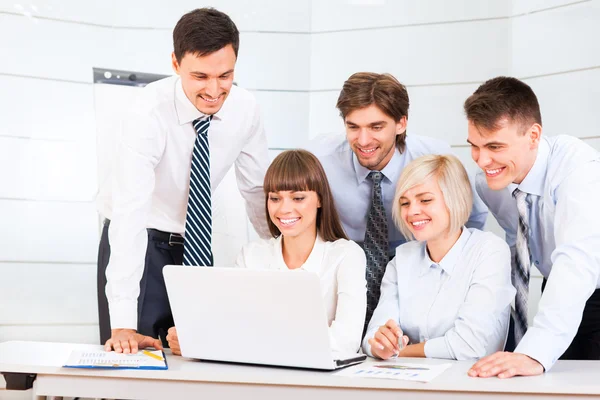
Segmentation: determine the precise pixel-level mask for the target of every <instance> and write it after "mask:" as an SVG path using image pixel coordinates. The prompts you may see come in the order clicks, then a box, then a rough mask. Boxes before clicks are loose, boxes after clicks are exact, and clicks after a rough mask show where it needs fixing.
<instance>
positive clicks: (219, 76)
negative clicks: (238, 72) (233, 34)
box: [172, 45, 236, 115]
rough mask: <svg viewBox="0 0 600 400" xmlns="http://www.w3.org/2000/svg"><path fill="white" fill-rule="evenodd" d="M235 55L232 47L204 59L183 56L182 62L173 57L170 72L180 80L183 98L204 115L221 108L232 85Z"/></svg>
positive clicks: (228, 46)
mask: <svg viewBox="0 0 600 400" xmlns="http://www.w3.org/2000/svg"><path fill="white" fill-rule="evenodd" d="M235 62H236V56H235V52H234V50H233V47H232V46H231V45H227V46H225V47H223V48H222V49H220V50H217V51H215V52H214V53H210V54H207V55H203V56H198V55H194V54H192V53H186V54H185V55H184V56H183V57H182V58H181V62H179V63H178V62H177V58H176V57H175V54H174V53H173V55H172V63H173V70H174V71H175V73H177V75H179V76H180V77H181V84H182V86H183V91H184V92H185V95H186V97H187V98H188V99H189V100H190V102H192V104H193V105H194V106H195V107H196V108H197V109H198V110H199V111H200V112H202V113H203V114H206V115H212V114H215V113H216V112H217V111H219V110H220V109H221V107H222V106H223V102H224V101H225V99H226V98H227V96H228V95H229V92H230V90H231V86H232V85H233V73H234V68H235Z"/></svg>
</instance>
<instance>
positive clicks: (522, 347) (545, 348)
mask: <svg viewBox="0 0 600 400" xmlns="http://www.w3.org/2000/svg"><path fill="white" fill-rule="evenodd" d="M556 341H557V339H556V336H555V335H552V334H550V335H548V333H547V332H545V331H544V330H542V329H536V328H535V327H530V328H529V329H528V330H527V332H526V333H525V335H524V336H523V338H522V339H521V341H520V342H519V344H518V345H517V348H516V349H515V351H514V352H515V353H521V354H525V355H526V356H529V357H531V358H533V359H534V360H535V361H537V362H539V363H540V364H542V366H543V367H544V370H545V371H546V372H548V371H549V370H550V368H552V366H553V365H554V364H555V363H556V360H558V357H560V354H557V352H556ZM553 344H554V345H553ZM561 354H562V352H561Z"/></svg>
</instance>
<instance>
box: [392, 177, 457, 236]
mask: <svg viewBox="0 0 600 400" xmlns="http://www.w3.org/2000/svg"><path fill="white" fill-rule="evenodd" d="M399 201H400V216H401V218H402V220H403V221H404V222H405V223H406V225H407V226H408V229H409V230H410V232H411V233H412V234H413V236H414V237H415V239H416V240H418V241H428V242H429V241H432V240H436V239H440V238H445V237H446V236H447V235H448V231H449V229H450V213H449V212H448V208H447V207H446V202H445V201H444V195H443V193H442V190H441V189H440V186H439V185H438V183H437V179H436V178H435V177H430V178H428V179H427V180H425V182H423V183H422V184H420V185H417V186H413V187H412V188H410V189H409V190H407V191H406V192H404V193H403V194H402V195H401V196H400V200H399Z"/></svg>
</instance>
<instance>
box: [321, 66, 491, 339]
mask: <svg viewBox="0 0 600 400" xmlns="http://www.w3.org/2000/svg"><path fill="white" fill-rule="evenodd" d="M409 104H410V102H409V98H408V92H407V91H406V87H405V86H404V85H403V84H401V83H400V82H398V80H397V79H396V78H394V77H393V76H392V75H390V74H377V73H371V72H358V73H355V74H353V75H352V76H351V77H350V78H348V80H346V82H344V86H343V88H342V91H341V92H340V95H339V98H338V101H337V108H338V109H339V110H340V115H341V117H342V118H343V119H344V125H345V126H346V138H345V140H344V139H342V138H340V139H337V138H336V139H335V142H334V143H326V144H323V143H319V148H315V152H316V154H317V156H318V157H319V160H320V161H321V163H322V164H323V168H324V169H325V172H326V173H327V178H328V179H329V182H330V185H331V189H332V192H333V196H334V198H335V203H336V207H337V209H338V212H339V214H340V218H341V221H342V224H343V226H344V230H345V231H346V234H347V235H348V237H349V238H350V239H352V240H354V241H356V242H358V243H359V244H361V245H362V246H363V249H364V250H365V254H366V256H367V288H368V293H367V294H368V296H367V300H368V302H367V318H366V321H365V327H366V326H367V325H368V323H369V320H370V318H371V315H372V313H373V310H374V309H375V307H376V306H377V302H378V301H379V293H380V291H379V290H380V286H381V279H382V278H383V273H384V271H385V267H386V265H387V262H388V261H389V260H390V259H391V258H393V256H394V254H395V249H396V247H398V246H399V245H401V244H402V243H404V242H406V240H407V239H406V238H405V237H404V236H403V235H402V233H401V232H400V231H399V230H398V229H397V228H396V226H395V224H394V222H393V219H392V201H393V199H394V192H395V189H396V183H397V182H398V178H399V177H400V173H401V172H402V169H403V168H404V167H405V166H406V165H407V164H408V163H409V162H410V161H412V160H414V159H415V158H417V157H419V156H422V155H426V154H448V153H451V152H452V151H451V149H450V146H448V144H446V143H444V142H442V141H439V140H436V139H432V138H428V137H424V136H408V137H407V135H406V127H407V123H408V109H409ZM315 147H316V146H315ZM486 217H487V210H486V209H485V207H484V206H483V203H482V202H481V200H479V199H478V198H476V196H474V207H473V211H472V213H471V217H470V219H469V222H468V223H467V226H468V227H471V228H479V229H481V228H483V226H484V224H485V220H486Z"/></svg>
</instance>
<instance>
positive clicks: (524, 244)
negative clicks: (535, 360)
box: [512, 189, 531, 344]
mask: <svg viewBox="0 0 600 400" xmlns="http://www.w3.org/2000/svg"><path fill="white" fill-rule="evenodd" d="M512 195H513V197H514V198H515V200H516V201H517V210H518V211H519V225H518V226H517V242H516V247H517V254H516V263H515V265H513V271H512V281H513V286H514V287H515V289H516V290H517V294H516V296H515V308H514V310H513V319H514V321H515V344H519V342H520V341H521V339H522V338H523V335H525V332H526V331H527V307H528V298H529V270H530V269H531V255H530V254H529V244H528V239H527V238H528V234H529V217H528V215H529V213H528V207H527V193H525V192H522V191H521V190H519V189H515V190H514V191H513V194H512Z"/></svg>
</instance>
